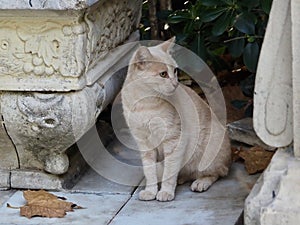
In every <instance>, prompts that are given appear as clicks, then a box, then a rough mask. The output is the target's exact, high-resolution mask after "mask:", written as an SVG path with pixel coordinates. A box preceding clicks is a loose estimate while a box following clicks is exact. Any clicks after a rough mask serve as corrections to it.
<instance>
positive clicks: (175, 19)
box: [168, 15, 189, 24]
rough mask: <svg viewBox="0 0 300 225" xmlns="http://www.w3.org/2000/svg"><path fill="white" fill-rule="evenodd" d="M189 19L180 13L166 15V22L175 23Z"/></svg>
mask: <svg viewBox="0 0 300 225" xmlns="http://www.w3.org/2000/svg"><path fill="white" fill-rule="evenodd" d="M187 20H189V18H187V17H185V16H181V15H171V16H169V17H168V23H171V24H176V23H181V22H184V21H187Z"/></svg>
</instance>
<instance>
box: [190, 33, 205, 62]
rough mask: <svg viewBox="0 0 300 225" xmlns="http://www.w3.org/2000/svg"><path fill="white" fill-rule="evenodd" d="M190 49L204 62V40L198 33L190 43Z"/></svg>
mask: <svg viewBox="0 0 300 225" xmlns="http://www.w3.org/2000/svg"><path fill="white" fill-rule="evenodd" d="M191 49H192V51H193V52H195V53H196V54H197V55H198V56H200V57H201V58H202V59H203V60H206V48H205V45H204V38H203V37H202V36H201V34H200V32H198V33H197V35H196V37H195V39H194V40H193V41H192V43H191Z"/></svg>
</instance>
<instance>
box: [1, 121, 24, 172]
mask: <svg viewBox="0 0 300 225" xmlns="http://www.w3.org/2000/svg"><path fill="white" fill-rule="evenodd" d="M1 119H2V125H3V128H4V130H5V133H6V134H7V136H8V138H9V140H10V141H11V143H12V145H13V147H14V149H15V152H16V155H17V160H18V169H20V166H21V165H20V156H19V153H18V150H17V147H16V145H15V143H14V142H13V140H12V138H11V136H10V135H9V133H8V131H7V128H6V125H5V122H4V117H3V115H1Z"/></svg>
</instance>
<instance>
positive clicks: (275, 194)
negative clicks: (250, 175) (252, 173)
mask: <svg viewBox="0 0 300 225" xmlns="http://www.w3.org/2000/svg"><path fill="white" fill-rule="evenodd" d="M299 171H300V161H299V160H298V159H296V158H294V156H293V153H292V149H284V150H282V149H281V150H278V151H277V152H276V154H275V155H274V157H273V159H272V161H271V163H270V165H269V167H268V168H267V169H266V170H265V172H264V173H263V174H262V176H261V177H260V178H259V180H258V181H257V183H256V185H255V186H254V188H253V189H252V191H251V193H250V195H249V196H248V198H247V199H246V202H245V217H244V218H245V225H270V224H272V225H285V224H286V225H288V224H289V225H290V224H295V225H296V224H299V221H300V193H299V191H298V190H299V189H300V180H299Z"/></svg>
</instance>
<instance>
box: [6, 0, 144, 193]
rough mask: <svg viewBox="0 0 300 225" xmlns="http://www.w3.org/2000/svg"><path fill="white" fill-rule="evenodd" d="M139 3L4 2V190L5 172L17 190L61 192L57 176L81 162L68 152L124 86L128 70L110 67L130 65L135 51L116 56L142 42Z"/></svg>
mask: <svg viewBox="0 0 300 225" xmlns="http://www.w3.org/2000/svg"><path fill="white" fill-rule="evenodd" d="M141 4H142V1H141V0H124V1H119V0H72V1H68V0H59V1H58V0H48V1H39V0H31V1H21V0H20V1H10V0H0V10H1V14H0V109H1V110H0V114H1V117H0V123H1V124H0V155H1V156H2V155H4V157H5V158H4V160H2V158H1V160H0V187H1V186H3V185H1V183H5V181H6V178H5V177H4V175H3V176H2V177H4V178H3V179H2V181H1V171H2V172H3V173H2V174H7V173H8V174H9V179H10V181H9V182H8V183H9V185H11V186H12V187H17V188H48V189H49V188H50V189H55V188H56V187H57V188H61V187H62V181H61V180H60V178H61V177H62V176H59V177H58V176H53V175H63V174H66V173H68V172H69V171H72V168H71V167H72V164H76V163H78V162H73V163H72V162H71V163H69V161H70V157H71V156H70V155H68V154H67V153H66V150H67V149H68V148H69V147H70V146H71V145H72V144H74V143H75V142H76V141H77V140H78V139H79V138H80V137H81V136H82V135H83V134H84V133H85V132H87V131H88V130H89V129H90V128H91V126H92V125H94V123H95V122H96V119H97V117H98V115H99V113H100V112H101V111H102V110H103V108H104V107H105V106H106V105H107V104H108V103H109V102H110V101H111V100H112V99H113V98H114V96H115V95H116V94H117V92H118V91H119V89H120V87H121V85H122V81H123V78H124V76H125V74H126V71H125V70H124V69H123V70H120V71H114V70H113V69H112V68H115V67H117V66H118V65H120V64H122V65H125V64H126V63H125V62H128V61H129V57H130V53H131V52H132V51H133V50H134V47H135V46H134V45H132V46H130V47H127V48H118V50H114V49H116V47H118V46H120V45H122V44H124V43H126V42H128V41H137V40H138V35H137V33H136V30H137V28H138V25H139V20H140V17H141ZM113 50H114V54H111V52H112V51H113ZM71 158H74V157H71ZM6 160H7V161H6ZM78 164H80V163H78ZM43 171H46V172H47V173H45V172H43ZM74 171H76V170H75V169H74ZM22 176H23V177H24V179H25V180H26V179H27V182H23V184H22V182H18V178H20V177H22ZM70 176H71V175H70V174H68V177H70ZM30 177H35V178H33V179H32V180H30ZM41 177H42V178H41ZM47 179H48V181H51V182H47ZM55 179H56V180H55ZM39 180H43V182H44V183H43V182H41V183H39V184H34V182H39ZM55 182H56V183H57V185H54V186H51V183H55ZM49 185H50V186H49ZM4 186H5V185H4Z"/></svg>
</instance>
